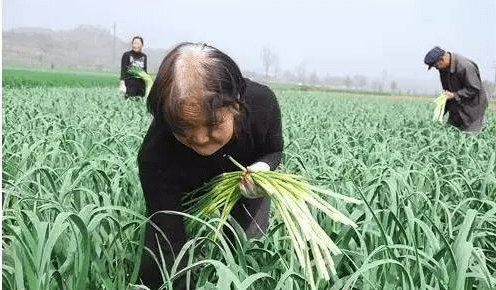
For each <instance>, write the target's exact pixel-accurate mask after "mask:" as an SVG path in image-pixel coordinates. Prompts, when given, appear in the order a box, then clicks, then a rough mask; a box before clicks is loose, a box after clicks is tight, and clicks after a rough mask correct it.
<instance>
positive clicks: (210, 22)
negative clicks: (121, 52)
mask: <svg viewBox="0 0 496 290" xmlns="http://www.w3.org/2000/svg"><path fill="white" fill-rule="evenodd" d="M291 3H293V1H289V0H274V1H273V0H262V1H260V0H255V1H248V0H244V1H215V0H208V1H206V0H202V1H200V0H198V1H188V0H185V1H182V0H176V1H159V0H134V1H130V0H120V1H118V0H85V1H78V2H74V1H67V0H43V1H39V0H4V1H2V11H3V13H2V16H3V20H2V24H3V29H4V30H8V29H12V28H16V27H26V26H30V27H32V26H36V27H44V28H51V29H54V30H68V29H72V28H75V27H77V26H78V25H80V24H91V25H95V26H98V27H100V28H103V29H107V30H109V31H111V29H112V26H113V24H114V23H115V24H116V28H117V30H116V31H117V34H118V37H119V38H121V39H123V40H129V39H130V38H131V37H132V36H133V35H135V34H140V35H142V36H143V37H144V39H145V52H146V47H153V48H165V49H168V48H170V47H171V46H173V45H174V44H177V43H178V42H180V41H185V40H187V41H203V42H207V43H209V44H212V45H214V46H216V47H217V48H219V49H221V50H222V51H224V52H226V53H227V54H229V55H230V56H231V57H232V58H233V59H234V60H235V61H237V62H238V64H239V65H240V67H241V69H242V70H256V71H259V72H262V71H263V65H262V58H261V51H262V48H263V47H266V46H267V47H269V48H271V50H272V51H273V52H274V53H275V54H276V55H277V56H278V58H279V71H280V72H282V71H284V70H286V69H288V70H292V71H295V70H296V68H297V67H304V68H305V71H306V72H307V74H309V73H312V72H314V71H315V72H317V73H318V74H319V76H321V77H323V76H325V75H326V74H330V75H332V76H343V75H350V76H353V75H356V74H363V75H366V76H367V77H368V78H369V80H372V79H373V78H380V77H382V75H383V73H384V72H387V77H388V78H390V79H394V78H399V79H412V80H414V79H417V80H418V79H425V80H430V81H433V80H436V81H438V79H439V76H438V73H437V71H435V70H431V71H427V70H426V67H425V65H424V64H423V58H424V55H425V54H426V52H427V51H428V50H429V49H431V48H432V47H434V46H435V45H439V46H441V47H442V48H444V49H448V50H452V51H456V52H459V53H460V54H463V55H465V56H466V57H468V58H470V59H472V60H474V61H475V62H476V63H477V64H478V65H479V69H480V71H481V74H482V77H483V78H487V79H490V80H494V75H495V70H496V68H495V67H496V0H473V1H467V0H440V1H436V0H401V1H400V0H374V1H372V0H370V1H369V0H347V1H337V0H306V1H294V3H295V4H291ZM296 3H298V4H296ZM303 3H304V4H303ZM301 64H303V65H301Z"/></svg>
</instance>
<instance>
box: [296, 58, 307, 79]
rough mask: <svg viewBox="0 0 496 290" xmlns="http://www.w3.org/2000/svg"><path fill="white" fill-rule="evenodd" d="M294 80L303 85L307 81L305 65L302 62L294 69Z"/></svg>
mask: <svg viewBox="0 0 496 290" xmlns="http://www.w3.org/2000/svg"><path fill="white" fill-rule="evenodd" d="M296 80H297V81H298V82H300V83H304V82H306V80H307V71H306V63H305V62H304V61H302V62H300V64H299V65H298V66H297V67H296Z"/></svg>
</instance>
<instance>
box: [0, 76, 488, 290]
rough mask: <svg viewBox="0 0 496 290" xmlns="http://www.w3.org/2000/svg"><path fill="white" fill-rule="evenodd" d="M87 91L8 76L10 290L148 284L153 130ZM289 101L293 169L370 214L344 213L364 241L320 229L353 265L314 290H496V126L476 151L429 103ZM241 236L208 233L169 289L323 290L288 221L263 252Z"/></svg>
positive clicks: (102, 90) (94, 86) (52, 80)
mask: <svg viewBox="0 0 496 290" xmlns="http://www.w3.org/2000/svg"><path fill="white" fill-rule="evenodd" d="M38 74H39V77H37V76H36V75H38ZM22 75H24V73H23V74H22ZM61 75H62V76H66V77H67V78H68V79H71V80H70V81H65V79H64V77H62V76H61ZM83 75H84V76H83ZM83 75H82V76H81V77H77V74H76V73H71V74H69V73H67V74H66V73H64V72H60V73H58V74H53V73H51V72H45V73H40V72H36V71H34V72H33V74H31V75H30V78H32V79H30V80H29V81H27V80H25V79H22V80H19V78H20V77H19V74H17V75H16V74H15V73H11V74H6V73H5V70H4V75H3V77H4V86H3V92H2V93H3V104H2V106H3V123H2V125H3V134H2V141H3V142H2V154H3V155H2V158H3V159H2V165H3V168H2V190H3V195H2V196H3V197H2V202H3V203H2V206H3V208H2V209H3V216H2V232H3V237H2V253H3V265H2V286H3V289H116V290H117V289H126V288H128V287H129V288H130V289H132V287H130V286H129V284H134V283H136V275H137V274H136V271H137V266H138V264H139V257H140V252H141V250H142V229H143V223H144V222H145V217H144V216H143V213H144V199H143V197H142V191H141V186H140V183H139V178H138V174H137V164H136V154H137V150H138V148H139V146H140V144H141V141H142V138H143V136H144V134H145V133H146V130H147V127H148V124H149V122H150V117H149V115H147V113H146V110H145V103H144V102H143V101H142V100H124V99H122V98H121V97H120V96H119V95H118V92H117V77H118V76H117V75H115V76H112V75H111V74H109V75H107V77H104V76H101V75H99V74H91V73H88V74H83ZM54 76H57V77H54ZM45 79H46V80H45ZM86 79H91V80H94V81H95V80H98V79H101V83H102V84H103V85H100V83H99V82H96V83H95V82H94V81H87V82H88V85H80V84H81V83H86V81H84V80H86ZM111 79H113V80H112V81H111ZM59 80H60V82H58V81H59ZM274 90H275V93H276V95H277V97H278V99H279V102H280V105H281V109H282V116H283V133H284V139H285V149H284V150H285V152H284V157H283V162H282V168H283V169H285V170H287V171H290V172H294V173H298V174H302V175H304V176H306V177H308V178H309V179H310V180H311V181H312V182H313V183H314V184H317V185H320V186H323V187H326V188H329V189H332V190H334V191H336V192H338V193H342V194H345V195H349V196H353V197H356V198H358V199H360V200H362V201H364V203H363V204H362V205H349V204H344V203H342V202H339V201H337V200H334V199H330V200H329V203H331V204H333V205H334V206H335V207H336V208H337V209H339V210H340V211H342V212H343V213H345V214H346V215H347V216H349V217H350V218H351V219H352V220H354V221H355V222H356V223H357V224H358V228H356V229H353V228H350V227H348V226H344V225H341V224H337V223H334V222H332V221H331V220H329V219H327V218H326V217H325V216H324V215H323V214H322V213H318V212H314V213H313V214H314V215H315V218H316V219H317V220H318V221H319V224H320V225H321V226H322V228H324V229H325V230H326V232H327V233H328V234H329V235H330V237H331V238H332V239H333V240H334V242H335V243H336V244H337V246H338V247H339V248H340V249H341V250H342V252H343V254H342V255H339V256H336V257H334V260H335V263H336V265H335V267H336V270H337V276H333V277H331V280H330V281H328V282H327V281H324V280H321V279H319V278H318V277H317V276H315V279H316V283H317V288H318V289H319V290H327V289H333V290H334V289H336V290H337V289H426V290H427V289H429V290H430V289H450V290H451V289H453V290H459V289H495V287H496V202H495V201H496V142H495V136H496V114H495V113H494V112H488V114H487V115H486V117H487V118H486V119H487V125H486V127H485V129H484V130H483V132H482V133H480V134H479V135H477V136H469V135H466V134H464V133H462V132H460V131H458V130H456V129H453V128H450V127H445V126H442V125H440V124H438V123H434V122H433V121H432V120H431V119H432V113H433V109H434V106H433V104H432V103H430V100H429V99H428V98H422V99H416V98H412V97H392V96H376V95H371V94H359V93H353V92H335V91H323V90H307V89H306V90H300V89H297V88H291V87H286V86H281V85H279V86H274ZM211 222H212V223H213V224H215V222H216V219H212V221H211ZM232 229H233V230H234V231H235V232H236V233H237V238H238V243H237V244H236V245H235V246H234V247H229V246H228V245H227V244H225V243H224V242H225V241H226V240H225V239H224V237H221V238H220V240H219V241H218V242H217V243H213V242H211V241H210V240H208V239H205V238H204V237H207V235H208V230H206V229H203V230H202V231H200V232H199V233H196V234H195V235H194V236H193V237H192V240H191V241H190V242H189V243H188V244H187V245H186V246H185V247H184V251H183V252H182V253H181V255H180V257H179V258H183V259H185V260H186V261H187V263H186V267H187V268H185V269H184V268H181V267H177V268H173V269H164V270H165V279H164V280H165V281H164V282H165V287H164V289H171V288H170V285H171V284H170V282H171V280H172V279H175V278H176V277H177V276H178V275H181V274H183V273H185V272H187V270H190V271H189V272H190V274H191V275H193V276H194V277H195V280H196V281H198V282H197V285H198V286H202V287H201V288H198V289H221V290H230V289H253V290H258V289H281V290H282V289H284V290H286V289H294V290H297V289H310V286H309V285H308V283H307V282H308V281H307V279H306V278H305V277H306V275H305V273H303V272H302V270H301V268H300V266H299V265H298V262H297V259H296V257H295V255H294V253H293V251H292V248H291V243H290V242H289V241H288V240H287V239H286V238H285V232H284V228H283V227H282V226H281V225H280V224H279V222H278V219H277V217H275V216H273V217H272V218H271V226H270V228H269V231H268V233H267V235H266V236H264V237H263V238H261V239H258V240H247V239H246V237H245V236H244V235H243V233H241V232H240V231H239V230H237V227H236V224H233V226H232ZM159 258H160V257H159Z"/></svg>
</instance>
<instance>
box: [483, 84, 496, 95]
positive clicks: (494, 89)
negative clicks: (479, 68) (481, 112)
mask: <svg viewBox="0 0 496 290" xmlns="http://www.w3.org/2000/svg"><path fill="white" fill-rule="evenodd" d="M482 87H484V90H485V91H486V94H487V98H488V99H496V83H493V82H491V81H489V80H483V81H482Z"/></svg>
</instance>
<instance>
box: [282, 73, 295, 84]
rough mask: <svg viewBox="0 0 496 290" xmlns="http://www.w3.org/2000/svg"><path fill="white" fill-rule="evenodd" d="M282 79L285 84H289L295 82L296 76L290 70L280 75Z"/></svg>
mask: <svg viewBox="0 0 496 290" xmlns="http://www.w3.org/2000/svg"><path fill="white" fill-rule="evenodd" d="M282 78H283V80H284V81H286V82H290V83H292V82H296V75H295V74H294V72H292V71H290V70H285V71H284V72H283V73H282Z"/></svg>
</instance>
